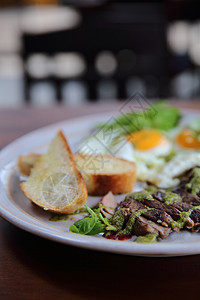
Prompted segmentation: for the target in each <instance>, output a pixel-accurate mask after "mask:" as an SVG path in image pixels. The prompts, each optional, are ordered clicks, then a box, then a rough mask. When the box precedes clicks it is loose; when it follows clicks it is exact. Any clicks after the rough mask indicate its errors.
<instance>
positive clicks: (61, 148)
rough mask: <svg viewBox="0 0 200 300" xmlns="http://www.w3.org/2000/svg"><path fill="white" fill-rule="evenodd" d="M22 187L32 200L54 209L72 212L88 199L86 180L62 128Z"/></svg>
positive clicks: (41, 205) (46, 208) (54, 210)
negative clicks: (77, 165) (75, 160)
mask: <svg viewBox="0 0 200 300" xmlns="http://www.w3.org/2000/svg"><path fill="white" fill-rule="evenodd" d="M21 189H22V191H23V193H24V194H25V195H26V196H27V198H29V199H30V200H31V201H32V202H34V203H35V204H37V205H38V206H40V207H42V208H44V210H49V211H52V212H57V213H66V214H70V213H73V212H74V211H76V210H77V209H79V208H81V207H82V206H83V205H84V204H85V203H86V201H87V189H86V186H85V183H84V180H83V178H82V176H81V174H80V171H79V170H78V169H77V167H76V164H75V162H74V159H73V155H72V153H71V150H70V148H69V145H68V143H67V141H66V139H65V137H64V135H63V133H62V132H61V131H59V132H58V134H57V136H56V137H55V138H54V139H53V140H52V142H51V143H50V146H49V148H48V150H47V152H46V153H45V154H42V155H40V157H39V158H38V159H37V161H36V163H35V164H34V166H33V168H32V169H31V174H30V176H29V177H28V178H27V181H25V182H23V183H21Z"/></svg>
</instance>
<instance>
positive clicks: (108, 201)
mask: <svg viewBox="0 0 200 300" xmlns="http://www.w3.org/2000/svg"><path fill="white" fill-rule="evenodd" d="M101 205H102V207H101V208H100V210H101V213H102V214H103V215H104V216H105V217H106V218H108V219H109V218H111V217H112V215H113V214H114V212H115V209H116V207H117V201H116V199H115V197H114V195H113V193H112V192H109V193H108V194H106V195H105V196H104V197H103V198H102V200H101Z"/></svg>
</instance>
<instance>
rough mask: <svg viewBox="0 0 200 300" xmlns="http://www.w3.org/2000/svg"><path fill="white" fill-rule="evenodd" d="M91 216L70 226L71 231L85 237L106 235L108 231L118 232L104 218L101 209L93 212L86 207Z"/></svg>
mask: <svg viewBox="0 0 200 300" xmlns="http://www.w3.org/2000/svg"><path fill="white" fill-rule="evenodd" d="M85 208H86V209H87V211H88V213H89V216H87V217H85V218H83V219H81V220H78V221H77V222H75V223H74V224H73V225H71V226H70V228H69V230H70V231H71V232H74V233H79V234H84V235H96V234H99V233H105V232H106V231H116V230H117V229H116V227H115V226H113V225H111V224H110V223H109V220H108V219H107V218H104V217H103V215H102V213H101V211H100V208H97V209H94V210H92V209H91V208H90V207H88V206H87V205H85Z"/></svg>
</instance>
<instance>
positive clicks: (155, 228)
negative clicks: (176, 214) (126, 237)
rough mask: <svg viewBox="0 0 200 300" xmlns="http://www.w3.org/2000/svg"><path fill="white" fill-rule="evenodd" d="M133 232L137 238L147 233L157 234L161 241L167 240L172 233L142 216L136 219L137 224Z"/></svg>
mask: <svg viewBox="0 0 200 300" xmlns="http://www.w3.org/2000/svg"><path fill="white" fill-rule="evenodd" d="M133 231H134V233H135V234H136V235H137V236H139V235H145V234H147V233H155V234H157V235H158V236H159V237H160V238H161V239H166V238H167V237H168V235H169V233H170V232H171V229H170V228H166V227H163V226H161V225H158V224H156V223H155V222H152V221H150V220H147V219H146V218H144V217H142V216H140V217H138V218H137V219H136V222H135V224H134V226H133Z"/></svg>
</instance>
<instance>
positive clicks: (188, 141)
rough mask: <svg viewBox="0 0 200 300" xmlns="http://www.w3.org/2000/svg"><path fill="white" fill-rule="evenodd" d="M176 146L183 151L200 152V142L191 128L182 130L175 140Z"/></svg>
mask: <svg viewBox="0 0 200 300" xmlns="http://www.w3.org/2000/svg"><path fill="white" fill-rule="evenodd" d="M175 142H176V145H178V147H179V148H181V149H183V150H197V151H198V150H200V140H198V138H197V137H195V136H194V134H193V133H192V130H191V129H189V128H184V129H182V130H181V131H180V132H179V133H178V135H177V136H176V139H175Z"/></svg>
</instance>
